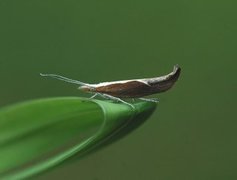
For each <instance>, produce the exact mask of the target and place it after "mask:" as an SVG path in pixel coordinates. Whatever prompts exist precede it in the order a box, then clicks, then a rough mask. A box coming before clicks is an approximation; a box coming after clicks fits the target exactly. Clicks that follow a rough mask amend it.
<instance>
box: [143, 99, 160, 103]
mask: <svg viewBox="0 0 237 180" xmlns="http://www.w3.org/2000/svg"><path fill="white" fill-rule="evenodd" d="M139 99H140V100H143V101H149V102H155V103H158V102H159V100H158V99H155V98H154V99H148V98H139Z"/></svg>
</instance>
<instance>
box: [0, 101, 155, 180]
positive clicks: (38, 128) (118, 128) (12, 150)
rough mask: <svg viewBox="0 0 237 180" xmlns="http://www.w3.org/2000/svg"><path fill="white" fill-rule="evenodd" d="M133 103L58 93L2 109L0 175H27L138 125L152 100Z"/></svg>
mask: <svg viewBox="0 0 237 180" xmlns="http://www.w3.org/2000/svg"><path fill="white" fill-rule="evenodd" d="M133 106H134V107H135V108H134V109H133V108H131V107H130V106H128V105H126V104H121V103H114V102H110V101H101V100H91V99H86V98H77V97H65V98H61V97H59V98H48V99H40V100H32V101H28V102H24V103H20V104H16V105H12V106H10V107H6V108H3V109H1V110H0V178H4V179H22V178H27V177H30V176H33V175H36V174H38V173H41V172H43V171H45V170H49V169H50V168H52V167H55V166H57V165H59V164H62V162H65V161H66V160H69V159H72V158H73V157H74V158H75V156H76V158H78V157H82V156H84V155H87V154H88V153H90V152H92V151H94V150H96V149H98V148H101V147H103V146H104V145H107V144H109V143H112V142H114V141H115V140H117V139H119V138H121V137H122V136H125V135H126V134H128V133H129V132H131V131H132V130H133V129H134V128H136V127H138V126H139V125H140V124H141V123H143V122H144V121H145V120H146V119H147V118H148V117H149V116H150V115H151V113H152V112H153V111H154V109H155V107H156V104H155V103H152V102H144V101H142V102H137V103H133Z"/></svg>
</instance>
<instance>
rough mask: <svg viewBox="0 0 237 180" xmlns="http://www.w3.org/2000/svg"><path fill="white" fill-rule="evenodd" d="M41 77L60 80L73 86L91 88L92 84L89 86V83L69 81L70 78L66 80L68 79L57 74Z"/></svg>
mask: <svg viewBox="0 0 237 180" xmlns="http://www.w3.org/2000/svg"><path fill="white" fill-rule="evenodd" d="M40 75H41V76H43V77H50V78H54V79H58V80H61V81H65V82H68V83H72V84H78V85H80V86H90V84H87V83H84V82H81V81H78V80H74V79H69V78H66V77H63V76H60V75H57V74H42V73H40Z"/></svg>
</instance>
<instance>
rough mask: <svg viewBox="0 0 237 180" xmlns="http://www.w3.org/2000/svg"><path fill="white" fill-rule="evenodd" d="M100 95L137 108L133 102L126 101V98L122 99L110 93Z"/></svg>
mask: <svg viewBox="0 0 237 180" xmlns="http://www.w3.org/2000/svg"><path fill="white" fill-rule="evenodd" d="M99 95H101V96H102V97H105V98H108V99H112V100H115V101H118V102H122V103H124V104H127V105H129V106H130V107H132V108H133V109H135V107H134V106H133V105H132V104H129V103H128V102H126V101H124V100H122V99H120V98H117V97H114V96H111V95H108V94H99Z"/></svg>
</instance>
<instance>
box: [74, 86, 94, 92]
mask: <svg viewBox="0 0 237 180" xmlns="http://www.w3.org/2000/svg"><path fill="white" fill-rule="evenodd" d="M78 89H79V90H81V91H84V92H94V91H95V88H94V87H91V86H86V85H83V86H80V87H78Z"/></svg>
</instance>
